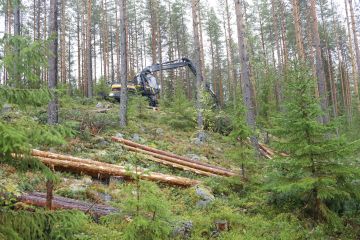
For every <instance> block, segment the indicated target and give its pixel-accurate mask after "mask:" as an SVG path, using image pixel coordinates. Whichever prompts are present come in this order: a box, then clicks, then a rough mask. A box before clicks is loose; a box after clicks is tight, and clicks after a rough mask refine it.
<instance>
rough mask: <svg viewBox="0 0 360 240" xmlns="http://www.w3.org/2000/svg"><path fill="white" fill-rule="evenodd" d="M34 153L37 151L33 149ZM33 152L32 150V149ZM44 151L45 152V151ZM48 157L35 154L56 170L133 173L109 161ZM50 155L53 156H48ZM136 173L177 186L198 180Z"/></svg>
mask: <svg viewBox="0 0 360 240" xmlns="http://www.w3.org/2000/svg"><path fill="white" fill-rule="evenodd" d="M35 152H36V153H39V152H38V151H35ZM33 153H34V151H33ZM45 153H46V152H45ZM47 154H48V157H41V156H36V155H34V156H35V157H37V158H38V159H39V160H40V161H41V162H43V163H44V164H46V165H48V166H50V167H51V168H54V169H57V170H60V169H61V170H67V171H72V172H76V173H85V174H88V175H90V176H94V177H99V176H104V177H110V176H123V177H125V178H127V179H132V175H134V174H135V171H133V170H127V169H126V168H125V167H122V166H118V165H114V164H110V163H102V162H97V161H93V160H90V159H81V158H75V157H71V156H65V155H60V154H53V153H47ZM50 156H52V157H54V158H50ZM55 156H58V157H59V158H55ZM138 173H139V174H140V178H141V179H145V180H149V181H157V182H163V183H167V184H171V185H177V186H184V187H188V186H193V185H196V184H199V183H200V182H199V181H197V180H193V179H189V178H183V177H177V176H171V175H166V174H161V173H154V172H151V173H144V170H141V169H140V170H139V171H138Z"/></svg>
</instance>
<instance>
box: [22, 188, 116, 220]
mask: <svg viewBox="0 0 360 240" xmlns="http://www.w3.org/2000/svg"><path fill="white" fill-rule="evenodd" d="M19 201H20V202H23V203H26V204H29V205H32V206H37V207H46V193H40V192H30V193H25V194H23V195H22V196H20V197H19ZM51 209H53V210H56V209H76V210H79V211H82V212H85V213H90V214H91V215H93V216H96V217H100V216H105V215H108V214H110V213H116V212H118V211H119V209H117V208H114V207H111V206H107V205H104V204H94V203H88V202H84V201H79V200H74V199H71V198H65V197H59V196H54V198H53V200H52V208H51Z"/></svg>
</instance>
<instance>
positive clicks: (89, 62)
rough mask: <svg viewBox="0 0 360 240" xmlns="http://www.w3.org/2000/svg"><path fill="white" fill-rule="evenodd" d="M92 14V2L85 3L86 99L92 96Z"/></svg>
mask: <svg viewBox="0 0 360 240" xmlns="http://www.w3.org/2000/svg"><path fill="white" fill-rule="evenodd" d="M91 13H92V0H88V1H87V24H86V54H87V58H86V59H87V63H86V64H87V74H86V76H87V79H86V81H87V91H86V92H87V97H89V98H92V96H93V93H92V92H93V88H92V85H93V82H92V54H91V17H92V16H91V15H92V14H91Z"/></svg>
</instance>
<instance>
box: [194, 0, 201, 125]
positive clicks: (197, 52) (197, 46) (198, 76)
mask: <svg viewBox="0 0 360 240" xmlns="http://www.w3.org/2000/svg"><path fill="white" fill-rule="evenodd" d="M198 4H200V2H199V1H198V0H191V9H192V19H193V30H194V45H195V57H196V64H195V65H196V111H197V124H198V128H199V129H200V130H202V129H203V116H202V104H201V91H202V90H203V88H202V82H203V72H202V69H201V66H202V65H203V63H202V60H203V59H202V57H201V44H200V36H199V33H200V31H199V15H198Z"/></svg>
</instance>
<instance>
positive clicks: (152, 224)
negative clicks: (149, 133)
mask: <svg viewBox="0 0 360 240" xmlns="http://www.w3.org/2000/svg"><path fill="white" fill-rule="evenodd" d="M131 160H132V163H133V165H134V166H135V169H133V171H131V177H132V179H133V180H134V182H133V183H130V184H128V185H127V187H126V188H124V191H125V192H126V193H127V194H126V195H127V198H126V199H125V200H124V201H123V202H122V207H121V209H123V210H124V214H126V215H127V216H131V220H130V221H129V222H128V223H127V224H125V226H124V229H123V233H124V239H127V240H142V239H143V240H147V239H154V240H155V239H158V240H162V239H167V238H168V236H169V234H170V232H171V225H170V220H171V212H170V210H169V209H170V205H169V203H168V202H167V200H166V199H165V198H164V197H163V194H162V192H161V190H160V188H159V187H158V186H157V185H156V184H155V183H151V182H148V181H143V180H141V179H140V177H141V175H144V174H147V173H148V172H147V171H143V170H142V169H140V168H139V166H138V165H139V162H138V161H139V159H138V158H137V157H136V156H135V157H134V158H133V159H131Z"/></svg>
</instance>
